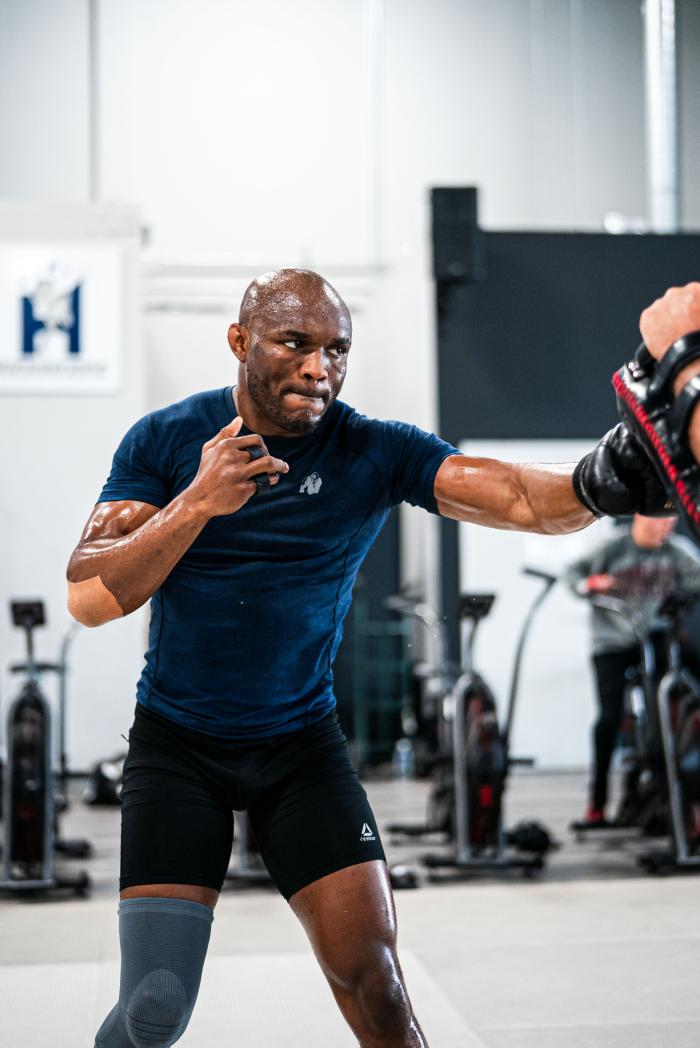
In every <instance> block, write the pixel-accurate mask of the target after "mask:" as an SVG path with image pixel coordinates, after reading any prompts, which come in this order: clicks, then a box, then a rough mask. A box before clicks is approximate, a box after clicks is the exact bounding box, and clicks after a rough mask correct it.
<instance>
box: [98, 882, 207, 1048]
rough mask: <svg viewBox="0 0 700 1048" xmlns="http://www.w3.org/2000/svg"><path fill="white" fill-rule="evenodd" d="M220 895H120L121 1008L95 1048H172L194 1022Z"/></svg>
mask: <svg viewBox="0 0 700 1048" xmlns="http://www.w3.org/2000/svg"><path fill="white" fill-rule="evenodd" d="M217 898H218V892H215V891H214V890H213V889H211V888H201V887H199V886H197V885H188V884H146V885H140V886H135V887H132V888H127V889H125V890H124V891H122V892H121V893H120V903H119V940H120V945H121V976H120V984H119V1000H118V1001H117V1003H116V1004H115V1006H114V1008H113V1009H112V1011H111V1012H110V1013H109V1015H108V1016H107V1018H106V1019H105V1021H104V1022H103V1023H102V1026H101V1027H100V1029H99V1031H98V1033H97V1036H96V1039H95V1048H170V1046H171V1045H173V1044H175V1042H176V1041H177V1040H179V1038H180V1037H181V1036H182V1034H183V1033H184V1032H185V1029H186V1027H187V1024H188V1022H189V1020H190V1016H191V1015H192V1011H193V1009H194V1005H195V1002H196V1000H197V994H198V992H199V984H200V982H201V978H202V969H203V967H204V959H205V957H206V953H207V947H208V945H209V935H210V932H211V922H212V920H213V909H214V906H215V905H216V900H217Z"/></svg>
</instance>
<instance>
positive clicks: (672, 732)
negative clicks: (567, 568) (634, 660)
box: [639, 592, 700, 873]
mask: <svg viewBox="0 0 700 1048" xmlns="http://www.w3.org/2000/svg"><path fill="white" fill-rule="evenodd" d="M699 597H700V595H699V594H697V593H682V592H676V593H671V594H669V596H668V597H667V598H666V600H665V601H664V602H663V604H662V605H661V608H660V609H659V612H660V614H661V615H662V616H664V618H665V619H666V620H667V622H668V624H669V625H668V629H667V630H666V632H665V638H666V664H667V667H668V668H667V670H666V672H665V673H664V675H663V677H662V678H661V681H660V682H659V687H658V690H657V693H656V712H657V716H658V729H659V733H660V737H661V745H662V748H663V762H664V771H665V781H666V789H667V797H668V808H669V816H670V824H671V825H670V830H671V833H670V842H669V847H668V848H666V849H664V850H652V851H649V852H646V853H645V854H644V855H642V856H640V860H639V862H640V865H641V866H642V867H643V868H644V869H646V870H649V871H650V872H651V873H666V872H671V871H672V870H676V871H679V872H692V873H698V872H700V774H698V773H699V772H700V684H699V683H698V681H697V680H696V679H695V678H694V677H693V676H692V674H691V673H689V672H688V670H686V669H684V667H683V665H682V658H681V645H680V640H679V637H678V631H679V626H680V619H681V617H682V615H683V613H684V612H686V611H688V610H689V609H690V608H691V607H692V606H693V604H695V602H696V601H697V600H698V598H699Z"/></svg>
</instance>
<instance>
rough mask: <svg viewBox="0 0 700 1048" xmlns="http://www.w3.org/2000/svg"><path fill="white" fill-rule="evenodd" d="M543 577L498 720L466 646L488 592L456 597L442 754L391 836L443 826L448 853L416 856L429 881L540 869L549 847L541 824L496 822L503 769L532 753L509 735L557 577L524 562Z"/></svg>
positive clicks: (487, 606) (489, 600)
mask: <svg viewBox="0 0 700 1048" xmlns="http://www.w3.org/2000/svg"><path fill="white" fill-rule="evenodd" d="M525 573H526V574H528V575H530V576H532V577H534V578H538V579H540V580H541V581H543V582H544V587H543V589H542V590H541V591H540V592H539V593H538V594H537V596H536V597H535V599H534V601H533V602H532V604H531V606H530V608H529V610H528V614H527V616H526V618H525V621H524V623H523V626H522V629H521V632H520V637H519V639H518V644H517V648H516V655H515V661H514V665H513V674H512V679H511V686H510V693H509V699H508V709H507V714H506V718H505V721H504V723H503V725H502V726H501V725H500V724H499V720H498V712H497V706H496V700H495V697H494V695H493V692H492V691H491V689H490V687H489V686H488V684H487V683H486V681H485V680H484V678H483V677H482V676H481V675H480V674H479V673H477V672H476V670H475V669H474V663H473V651H474V643H475V638H476V632H477V628H478V626H479V624H480V623H481V622H482V621H483V619H484V618H486V616H487V615H488V613H489V612H490V610H491V608H492V606H493V602H494V599H495V597H494V595H493V594H475V593H469V594H464V595H463V596H462V598H461V601H460V613H459V614H460V623H461V630H462V651H463V656H462V673H461V675H460V676H459V678H458V680H457V682H456V683H455V684H454V686H453V688H452V690H451V691H450V693H449V694H448V695H447V696H446V698H445V700H444V703H443V706H444V716H445V721H446V723H447V724H448V725H449V729H450V730H449V735H448V738H449V744H450V751H449V754H447V755H445V756H446V759H444V760H442V761H440V762H439V763H438V764H437V765H436V769H435V773H434V778H433V789H432V790H431V795H430V799H429V817H428V820H427V821H426V823H423V824H419V825H412V824H393V825H391V826H389V827H388V829H389V831H390V832H391V833H392V834H393V835H398V836H401V835H404V836H405V837H407V838H409V839H410V838H415V837H422V836H426V835H428V834H435V833H442V834H443V835H444V836H445V837H446V838H447V840H448V842H452V843H453V845H454V847H453V851H452V853H451V854H437V853H436V854H428V855H426V856H424V858H423V862H424V864H425V865H426V866H427V867H428V869H429V870H430V873H429V877H430V879H431V880H441V879H443V878H442V877H441V876H440V873H439V871H444V870H450V871H451V873H452V878H454V877H455V876H459V875H460V873H468V872H473V871H479V870H481V871H487V870H503V869H508V868H518V869H521V870H524V871H533V870H539V869H542V867H543V865H544V855H545V854H546V853H547V852H548V851H549V850H550V849H551V848H553V847H555V844H554V842H553V841H552V838H551V837H550V835H549V833H548V831H547V830H546V829H545V828H544V827H543V826H540V825H539V824H538V823H534V822H527V823H521V824H520V825H519V826H517V827H516V828H515V829H514V830H512V831H510V832H508V831H506V830H505V828H504V826H503V797H504V792H505V787H506V781H507V777H508V772H509V770H510V768H511V767H513V766H514V765H516V764H521V765H531V764H532V763H533V761H532V760H529V759H522V758H521V759H518V758H514V757H513V756H512V755H511V753H510V737H511V731H512V726H513V719H514V714H515V704H516V698H517V692H518V683H519V678H520V667H521V663H522V657H523V653H524V650H525V643H526V640H527V636H528V633H529V630H530V627H531V625H532V623H533V621H534V617H535V614H536V612H537V610H538V609H539V607H540V605H541V604H542V602H543V601H544V600H545V598H546V596H547V594H548V593H549V591H550V590H551V588H552V586H553V585H554V583H555V582H556V576H553V575H550V574H548V573H546V572H540V571H535V570H533V569H525Z"/></svg>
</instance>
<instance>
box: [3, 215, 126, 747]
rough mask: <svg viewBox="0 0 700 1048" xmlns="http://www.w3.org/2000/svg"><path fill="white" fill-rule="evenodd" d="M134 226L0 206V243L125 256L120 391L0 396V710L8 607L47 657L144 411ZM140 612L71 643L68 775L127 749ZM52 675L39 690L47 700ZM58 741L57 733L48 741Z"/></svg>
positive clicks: (10, 655) (11, 648) (10, 652)
mask: <svg viewBox="0 0 700 1048" xmlns="http://www.w3.org/2000/svg"><path fill="white" fill-rule="evenodd" d="M137 234H138V219H137V215H136V214H135V212H134V211H133V209H131V210H130V209H127V208H121V209H119V208H114V207H100V206H99V205H95V206H88V205H80V204H74V205H72V206H68V205H65V204H64V205H61V206H60V207H58V206H56V205H50V204H36V205H24V206H18V205H16V204H12V203H8V202H3V201H0V242H3V241H5V242H10V243H17V242H19V241H23V242H32V241H37V240H38V241H39V242H42V243H51V242H58V243H65V242H67V241H70V242H73V243H77V244H85V243H89V242H95V243H101V242H102V243H104V242H108V243H111V244H115V243H116V244H117V245H119V247H120V250H121V257H122V278H123V282H122V296H123V300H122V313H123V340H122V341H123V345H122V346H121V349H122V354H123V384H122V386H121V388H120V389H119V390H118V391H117V392H115V393H114V394H111V395H103V396H96V395H87V394H83V395H79V396H77V395H72V396H70V395H63V396H34V397H30V396H17V395H13V396H0V477H1V478H2V483H1V484H0V535H1V536H2V555H1V556H0V652H1V653H2V657H1V660H0V708H1V711H2V727H1V729H0V738H2V739H3V740H4V737H5V730H4V728H5V715H6V713H7V704H8V700H9V698H10V697H11V696H12V695H13V693H14V692H15V691H16V689H17V681H16V680H15V679H13V678H11V677H10V675H9V673H7V664H8V663H9V662H15V661H19V660H21V659H23V658H24V637H23V635H22V634H21V633H20V631H19V630H17V629H14V628H12V626H11V622H10V615H9V608H8V601H9V600H10V599H13V598H14V599H22V598H40V599H42V600H44V601H45V603H46V614H47V626H46V627H45V628H40V629H39V630H38V631H37V634H36V652H37V656H38V657H39V658H40V659H41V660H44V661H46V660H48V661H55V659H56V658H57V656H58V649H59V644H60V642H61V640H62V637H63V635H64V633H65V631H66V629H67V627H68V626H69V624H70V621H71V620H70V616H69V615H68V611H67V609H66V579H65V574H66V565H67V563H68V558H69V556H70V553H71V550H72V549H73V547H74V546H75V545H76V543H77V541H78V539H79V538H80V533H81V531H82V529H83V525H84V523H85V521H86V520H87V517H88V516H89V514H90V511H91V509H92V506H93V504H94V503H95V500H96V499H97V496H98V495H99V492H100V489H101V488H102V485H103V484H104V481H105V478H106V474H107V471H108V469H109V463H110V460H111V456H112V452H113V449H114V446H115V444H116V442H117V441H118V440H119V438H120V436H121V434H122V433H123V432H124V430H125V429H126V428H127V427H128V426H129V425H130V423H131V421H132V420H133V419H134V418H136V417H138V416H139V415H141V414H142V413H143V410H144V375H143V359H142V355H141V352H140V346H141V335H140V326H141V325H140V316H139V306H138V303H139V273H138V270H139V265H138V251H139V245H138V236H137ZM144 636H145V614H144V613H143V612H139V613H137V614H135V615H133V616H131V617H130V618H128V619H124V620H121V621H119V622H114V623H110V624H109V625H107V626H105V627H103V628H102V629H100V630H81V631H80V632H79V633H78V635H77V636H76V638H75V640H74V645H73V657H72V660H71V662H72V671H71V676H70V689H69V722H68V726H67V749H68V754H69V759H70V763H71V764H72V766H73V767H79V768H84V767H86V766H88V765H89V764H90V763H91V762H92V761H93V760H94V759H95V757H96V756H97V755H102V756H105V755H108V754H111V753H114V752H119V751H121V750H123V749H124V743H123V741H122V739H121V737H120V734H121V732H122V731H124V726H125V725H127V726H128V723H129V720H128V718H129V715H130V713H131V711H132V710H133V706H134V680H135V678H136V676H137V674H138V672H139V670H140V666H141V661H142V659H141V656H142V653H143V650H144ZM55 683H56V682H55V678H53V677H47V678H46V684H47V689H48V690H49V692H50V694H51V695H54V696H55V694H56V688H55ZM56 741H57V737H56Z"/></svg>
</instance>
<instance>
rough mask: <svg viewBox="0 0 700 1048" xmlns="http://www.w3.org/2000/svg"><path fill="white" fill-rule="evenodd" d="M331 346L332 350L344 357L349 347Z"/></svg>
mask: <svg viewBox="0 0 700 1048" xmlns="http://www.w3.org/2000/svg"><path fill="white" fill-rule="evenodd" d="M330 348H331V351H332V352H333V353H337V355H338V356H339V357H344V356H346V354H347V352H348V348H349V347H348V346H331V347H330Z"/></svg>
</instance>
